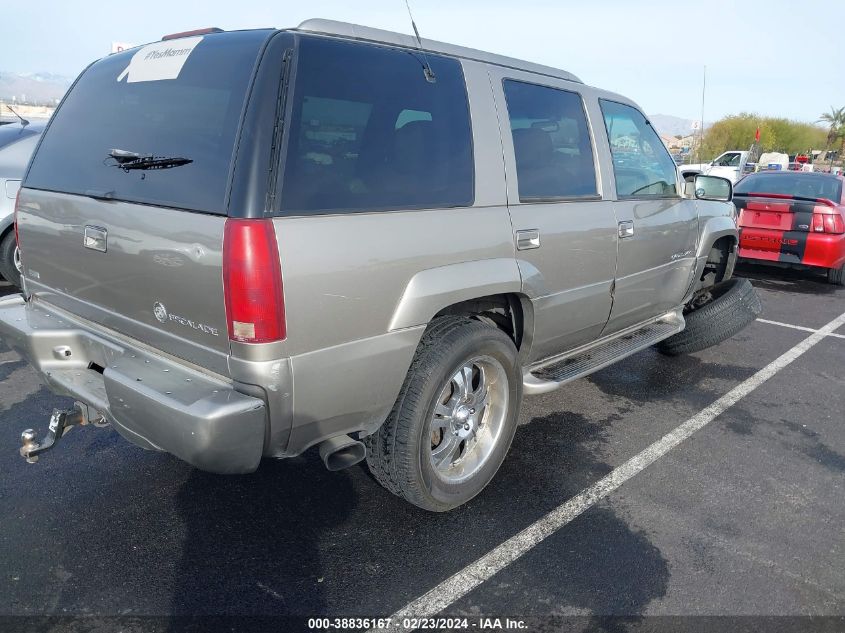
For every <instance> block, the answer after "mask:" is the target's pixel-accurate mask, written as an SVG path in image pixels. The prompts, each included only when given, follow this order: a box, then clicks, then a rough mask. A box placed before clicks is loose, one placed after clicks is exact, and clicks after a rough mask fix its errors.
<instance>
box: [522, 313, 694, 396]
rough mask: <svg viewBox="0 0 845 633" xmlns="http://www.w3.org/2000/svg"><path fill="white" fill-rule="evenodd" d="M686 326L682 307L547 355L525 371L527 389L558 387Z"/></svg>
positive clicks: (533, 392)
mask: <svg viewBox="0 0 845 633" xmlns="http://www.w3.org/2000/svg"><path fill="white" fill-rule="evenodd" d="M683 329H684V317H683V314H682V313H681V311H680V310H678V311H677V312H671V313H669V314H666V315H664V316H662V317H661V318H660V319H659V320H657V321H652V322H650V323H647V324H646V325H638V326H635V327H633V328H629V329H627V330H623V331H621V332H618V333H616V334H614V335H613V336H612V337H611V338H608V339H606V340H604V341H600V342H599V343H598V344H596V343H592V344H590V346H588V347H586V348H585V347H581V348H578V349H575V350H572V351H571V352H567V353H566V354H563V355H561V356H555V357H553V358H550V359H547V360H545V361H542V362H541V363H539V364H537V365H534V366H533V367H529V368H528V370H527V371H526V372H525V373H524V374H523V376H522V386H523V392H524V394H525V395H536V394H541V393H548V392H549V391H554V390H555V389H557V388H559V387H560V386H561V385H563V384H565V383H567V382H570V381H572V380H575V379H576V378H581V377H582V376H586V375H588V374H591V373H593V372H595V371H598V370H599V369H602V368H604V367H607V366H608V365H611V364H613V363H615V362H616V361H618V360H620V359H622V358H625V357H626V356H630V355H631V354H635V353H637V352H639V351H640V350H643V349H645V348H646V347H650V346H651V345H654V344H655V343H659V342H660V341H662V340H663V339H665V338H669V337H670V336H672V335H673V334H677V333H678V332H680V331H681V330H683Z"/></svg>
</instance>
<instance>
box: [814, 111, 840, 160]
mask: <svg viewBox="0 0 845 633" xmlns="http://www.w3.org/2000/svg"><path fill="white" fill-rule="evenodd" d="M818 122H819V123H826V124H827V126H828V130H827V146H826V149H827V150H829V149H830V148H831V147H836V145H837V141H838V142H839V149H840V155H841V154H842V153H843V150H845V108H834V107H833V106H830V112H824V113H823V114H822V115H821V116H820V117H819V120H818Z"/></svg>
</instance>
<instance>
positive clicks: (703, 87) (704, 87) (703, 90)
mask: <svg viewBox="0 0 845 633" xmlns="http://www.w3.org/2000/svg"><path fill="white" fill-rule="evenodd" d="M706 91H707V66H706V65H705V66H704V76H703V78H702V82H701V127H700V131H701V140H700V141H699V143H698V162H699V163H700V162H701V150H702V148H703V146H704V94H705V93H706Z"/></svg>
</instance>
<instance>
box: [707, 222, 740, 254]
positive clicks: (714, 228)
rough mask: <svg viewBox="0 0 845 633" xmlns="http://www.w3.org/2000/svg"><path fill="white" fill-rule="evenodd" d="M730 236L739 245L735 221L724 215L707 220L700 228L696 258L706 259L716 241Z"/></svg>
mask: <svg viewBox="0 0 845 633" xmlns="http://www.w3.org/2000/svg"><path fill="white" fill-rule="evenodd" d="M726 236H730V237H732V238H733V239H734V242H736V243H739V230H738V229H737V227H736V220H734V219H733V218H732V217H729V216H726V215H720V216H716V217H711V218H708V219H707V221H706V222H705V223H704V226H703V227H701V237H700V238H699V241H698V252H697V253H696V256H697V257H707V256H708V255H709V254H710V249H711V248H713V244H715V243H716V240H719V239H721V238H723V237H726Z"/></svg>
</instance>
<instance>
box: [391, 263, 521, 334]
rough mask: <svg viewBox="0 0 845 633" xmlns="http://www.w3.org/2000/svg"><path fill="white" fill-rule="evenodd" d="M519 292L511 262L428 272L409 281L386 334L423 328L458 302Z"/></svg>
mask: <svg viewBox="0 0 845 633" xmlns="http://www.w3.org/2000/svg"><path fill="white" fill-rule="evenodd" d="M521 290H522V277H521V276H520V274H519V266H518V265H517V263H516V260H514V259H508V258H495V259H482V260H477V261H470V262H461V263H458V264H449V265H447V266H439V267H437V268H429V269H427V270H423V271H420V272H418V273H417V274H415V275H414V276H413V277H411V279H410V280H409V281H408V284H407V285H406V286H405V290H404V292H403V293H402V298H401V299H400V300H399V304H398V305H397V306H396V310H394V312H393V316H392V317H391V319H390V325H389V326H388V331H390V332H393V331H395V330H401V329H405V328H409V327H415V326H419V325H426V324H428V322H429V321H431V319H432V318H433V317H434V315H435V314H437V313H438V312H440V311H441V310H442V309H443V308H446V307H448V306H450V305H454V304H456V303H460V302H461V301H469V300H470V299H478V298H479V297H486V296H489V295H496V294H506V293H519V292H521Z"/></svg>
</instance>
